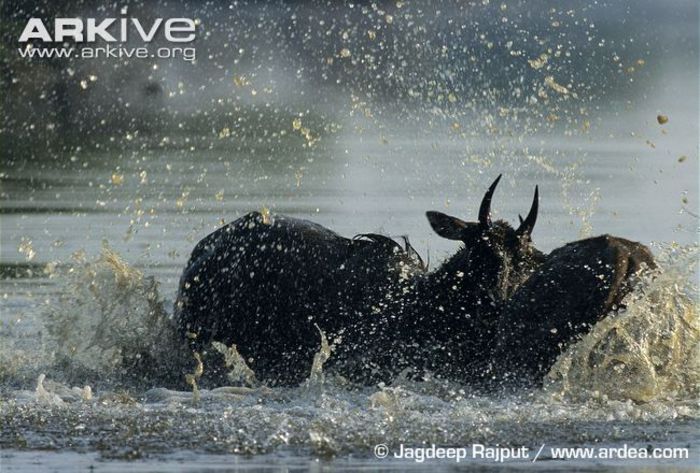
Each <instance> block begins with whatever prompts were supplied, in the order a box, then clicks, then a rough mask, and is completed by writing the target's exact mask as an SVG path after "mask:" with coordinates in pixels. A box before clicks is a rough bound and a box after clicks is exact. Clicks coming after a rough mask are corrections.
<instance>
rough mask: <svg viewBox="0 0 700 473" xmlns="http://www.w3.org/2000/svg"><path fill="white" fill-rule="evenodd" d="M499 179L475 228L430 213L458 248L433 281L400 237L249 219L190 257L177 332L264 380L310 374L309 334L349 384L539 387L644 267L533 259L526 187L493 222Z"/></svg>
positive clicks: (569, 252) (628, 246) (615, 257)
mask: <svg viewBox="0 0 700 473" xmlns="http://www.w3.org/2000/svg"><path fill="white" fill-rule="evenodd" d="M499 180H500V176H499V177H498V178H497V179H496V180H495V181H494V182H493V184H492V185H491V187H489V189H488V191H487V192H486V194H485V196H484V198H483V200H482V202H481V206H480V209H479V218H478V221H477V222H465V221H463V220H460V219H458V218H456V217H451V216H449V215H445V214H443V213H440V212H428V213H427V217H428V221H429V222H430V225H431V226H432V228H433V229H434V230H435V232H436V233H437V234H438V235H440V236H442V237H444V238H448V239H451V240H459V241H461V242H462V243H463V244H464V245H463V246H462V248H461V249H460V250H459V251H458V252H457V253H456V254H455V255H454V256H452V257H451V258H449V259H448V260H447V261H445V262H444V263H443V264H442V265H441V266H440V267H438V268H437V269H435V270H434V271H431V272H428V271H427V269H426V268H425V266H424V264H423V262H422V260H421V259H420V257H419V256H418V254H417V253H416V252H415V251H414V250H413V248H412V247H411V246H410V244H409V243H408V240H404V242H403V245H400V244H399V243H397V242H395V241H394V240H392V239H390V238H388V237H385V236H381V235H376V234H362V235H358V236H356V237H355V238H344V237H341V236H339V235H338V234H336V233H334V232H333V231H331V230H328V229H326V228H324V227H322V226H320V225H317V224H315V223H312V222H308V221H305V220H299V219H293V218H289V217H283V216H274V217H269V216H263V215H262V214H260V213H258V212H253V213H249V214H247V215H245V216H243V217H241V218H239V219H238V220H236V221H234V222H231V223H230V224H228V225H226V226H224V227H222V228H220V229H218V230H217V231H215V232H214V233H212V234H210V235H208V236H207V237H205V238H204V239H203V240H202V241H200V242H199V243H198V244H197V246H196V247H195V249H194V250H193V252H192V256H191V257H190V260H189V262H188V263H187V267H186V269H185V271H184V272H183V275H182V278H181V281H180V288H179V293H178V298H177V301H176V306H175V315H176V321H177V323H178V326H179V328H180V330H181V332H182V333H183V335H184V336H187V337H189V339H190V340H191V343H192V345H193V348H194V349H195V350H197V351H200V352H201V351H204V352H207V351H209V352H211V350H210V349H208V347H209V345H210V343H211V342H213V341H218V342H222V343H224V344H226V345H231V344H235V345H237V347H238V351H239V352H240V354H241V355H242V356H243V358H244V359H245V360H246V362H247V363H248V365H249V366H250V368H252V370H253V371H254V372H255V374H256V376H257V377H258V379H260V380H263V381H264V382H266V383H268V384H295V383H299V382H301V381H302V380H304V379H305V378H306V377H307V376H308V374H309V372H310V369H311V364H312V359H313V355H314V353H315V352H317V351H318V349H319V332H318V329H320V330H322V331H323V332H324V333H325V334H326V336H327V337H328V339H329V340H330V341H331V342H332V343H333V345H334V347H333V355H332V356H331V358H330V360H329V361H328V362H327V363H326V365H325V366H326V369H328V370H331V371H334V372H336V373H338V374H340V375H342V376H344V377H346V378H348V379H350V380H352V381H355V382H360V383H374V382H378V381H390V380H391V379H392V378H393V377H394V376H396V375H398V374H403V375H406V376H411V377H414V378H421V377H423V376H425V375H426V374H428V373H430V375H431V376H437V377H444V378H449V379H455V380H459V381H464V382H480V383H487V382H488V383H491V382H502V381H505V380H514V381H519V382H526V383H533V382H534V383H536V382H538V381H540V380H541V378H542V376H543V374H544V373H546V371H547V370H548V369H549V368H550V367H551V365H552V364H553V363H554V361H555V359H556V357H557V356H558V354H559V353H560V352H561V350H562V349H563V348H565V347H566V344H567V343H569V342H570V341H571V340H572V339H574V338H575V337H577V336H580V335H581V334H583V333H585V332H587V331H588V330H589V328H590V327H591V326H592V325H593V324H594V323H595V322H596V321H598V320H599V319H600V318H601V317H603V316H605V315H606V314H608V313H609V312H611V311H614V310H616V309H617V308H618V307H619V304H620V303H621V301H622V299H623V297H624V296H625V295H626V294H627V293H628V292H629V291H630V290H631V288H632V284H633V281H634V279H635V275H636V274H637V273H638V272H639V271H640V270H641V269H642V268H643V267H644V266H649V267H652V266H654V262H653V258H652V255H651V253H650V252H649V250H648V249H647V248H646V247H645V246H643V245H641V244H639V243H635V242H631V241H628V240H625V239H622V238H617V237H611V236H607V235H604V236H599V237H595V238H589V239H586V240H581V241H577V242H574V243H570V244H568V245H566V246H564V247H562V248H559V249H557V250H554V251H553V252H552V253H550V254H549V255H545V254H543V253H542V252H540V251H538V250H537V249H536V248H535V247H534V246H533V245H532V240H531V233H532V230H533V228H534V226H535V222H536V220H537V211H538V202H539V197H538V190H537V188H535V196H534V200H533V203H532V207H531V209H530V212H529V213H528V215H527V217H526V218H525V219H524V220H523V219H521V221H520V226H519V227H518V228H517V229H514V228H512V227H511V226H510V225H509V224H508V223H506V222H505V221H500V220H499V221H492V220H491V211H490V209H491V200H492V197H493V194H494V191H495V189H496V186H497V184H498V181H499Z"/></svg>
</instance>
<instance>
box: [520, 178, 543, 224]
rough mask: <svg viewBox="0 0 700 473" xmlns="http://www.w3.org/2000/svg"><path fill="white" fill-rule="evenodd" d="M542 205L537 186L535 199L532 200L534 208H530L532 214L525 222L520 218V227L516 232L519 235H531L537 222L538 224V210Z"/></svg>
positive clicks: (529, 214)
mask: <svg viewBox="0 0 700 473" xmlns="http://www.w3.org/2000/svg"><path fill="white" fill-rule="evenodd" d="M539 205H540V193H539V189H538V186H535V197H534V198H533V199H532V206H531V207H530V212H529V213H528V214H527V217H526V218H525V220H523V219H522V217H520V226H519V227H518V229H517V230H516V232H517V233H518V235H530V234H531V233H532V230H533V229H534V228H535V222H537V209H538V208H539Z"/></svg>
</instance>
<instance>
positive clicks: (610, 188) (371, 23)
mask: <svg viewBox="0 0 700 473" xmlns="http://www.w3.org/2000/svg"><path fill="white" fill-rule="evenodd" d="M92 5H93V3H92V2H72V1H71V2H66V1H44V2H19V1H5V2H3V3H2V6H1V7H0V8H1V13H2V22H1V23H0V25H1V26H0V27H1V28H2V31H1V34H2V50H1V52H0V57H1V73H2V77H1V82H0V93H1V96H2V122H1V128H0V140H1V141H0V150H1V151H0V152H1V153H2V169H1V172H2V174H1V175H0V176H1V177H2V181H1V183H2V190H1V194H0V198H1V199H2V200H1V202H2V209H1V211H0V212H1V214H0V215H1V220H0V224H1V225H2V228H1V232H2V233H1V236H2V245H1V246H0V249H1V250H2V254H1V258H2V261H3V262H4V263H6V264H8V265H11V266H13V265H16V264H20V263H21V264H22V265H27V264H28V265H39V267H40V266H41V265H42V264H44V263H46V262H50V261H63V260H65V259H66V258H68V257H69V256H70V255H71V254H72V253H73V252H75V251H77V250H79V249H85V250H86V251H88V253H91V254H92V253H95V252H96V251H97V248H98V246H99V245H100V242H101V241H102V240H103V239H105V240H107V241H108V242H109V244H110V245H112V246H114V247H116V248H117V249H118V250H119V251H120V252H122V253H124V254H125V257H126V258H127V260H130V261H131V262H134V263H137V264H140V265H144V266H148V267H150V268H152V271H158V270H159V268H160V269H161V270H163V271H164V272H165V274H164V277H165V280H166V284H168V282H169V283H170V284H172V283H173V282H174V281H175V280H176V279H177V276H178V274H179V271H180V269H181V268H182V266H183V265H184V261H185V259H186V257H187V254H188V252H189V251H190V249H191V248H192V246H193V245H194V243H195V242H196V241H197V240H198V239H199V238H201V237H203V236H204V235H205V234H206V233H208V232H209V231H211V230H213V229H214V228H216V227H217V226H218V225H220V223H221V222H222V221H229V220H232V219H234V218H236V217H238V216H240V215H242V214H243V213H244V212H246V211H249V210H256V209H260V208H262V207H264V206H265V207H269V208H272V209H273V211H276V212H282V213H288V214H293V215H297V216H302V217H306V218H311V219H313V220H316V221H319V222H321V223H323V224H325V225H328V226H331V227H332V228H334V229H336V230H337V231H339V232H340V233H342V234H344V235H348V236H351V235H354V234H356V233H359V232H368V231H381V232H384V233H388V234H391V235H400V234H408V235H409V236H411V237H412V241H413V242H414V244H415V245H416V246H417V248H418V250H419V251H420V252H421V253H422V254H423V255H426V254H427V253H430V255H431V257H432V258H433V262H435V261H436V260H439V259H440V258H441V257H442V256H444V255H445V254H446V253H447V252H449V251H451V249H452V248H454V244H452V243H451V242H447V241H445V240H440V239H439V238H438V237H437V236H436V235H434V234H432V232H431V231H430V229H429V227H428V225H427V223H426V222H425V218H424V211H425V210H429V209H438V210H443V211H447V212H451V213H454V214H456V215H459V216H461V217H463V218H465V219H474V218H475V216H476V209H477V206H478V202H479V200H480V199H481V196H482V195H483V192H484V190H485V188H486V187H487V186H488V184H489V183H490V182H491V181H492V180H493V178H494V177H495V176H496V175H498V174H499V173H501V172H502V173H504V175H505V178H504V181H503V183H502V184H501V188H500V189H499V191H498V194H497V197H496V198H495V201H494V211H495V212H496V214H497V216H498V217H501V218H506V219H508V220H509V221H511V222H516V221H517V214H518V213H525V212H527V210H528V209H529V205H530V201H531V196H532V191H533V188H534V185H535V184H540V187H541V195H542V206H541V211H540V220H539V222H538V225H537V227H536V229H535V233H534V238H535V241H536V243H537V244H538V246H540V247H541V248H543V249H545V250H549V249H552V248H554V247H556V246H559V245H561V244H562V243H564V242H566V241H569V240H572V239H576V238H579V237H582V236H586V235H591V234H598V233H614V234H618V235H621V236H625V237H628V238H632V239H635V240H640V241H643V242H645V243H647V244H649V243H652V242H670V241H679V242H681V243H683V244H688V243H692V242H695V241H696V240H697V236H698V233H697V227H698V219H697V214H698V88H699V86H698V67H699V65H698V4H697V2H694V1H673V2H670V1H669V2H658V1H612V2H592V1H590V2H588V1H583V2H566V3H565V4H562V2H556V1H537V2H532V1H528V2H525V1H522V2H493V1H492V2H489V1H477V2H456V1H455V2H451V1H442V2H413V1H405V2H374V3H368V2H358V3H345V4H341V3H340V2H308V3H297V2H272V3H268V2H231V3H229V4H225V3H219V2H185V3H183V2H118V3H113V4H103V5H101V6H99V7H95V6H92ZM123 12H126V13H125V14H124V13H123ZM32 16H39V17H42V18H44V19H48V20H49V22H50V21H51V20H52V19H53V18H55V17H57V16H81V17H95V18H104V17H110V16H113V17H121V16H129V17H137V18H139V19H140V20H142V22H146V21H152V19H153V18H155V17H164V18H168V17H176V16H182V17H191V18H195V19H197V20H198V22H200V23H199V26H198V29H197V39H196V40H195V42H194V43H193V46H194V47H196V50H197V60H196V62H194V63H188V62H186V61H184V60H181V59H161V60H153V59H148V60H140V59H132V60H117V59H104V60H80V59H75V60H65V59H62V60H46V59H33V60H27V59H22V58H21V57H20V56H19V54H18V53H17V48H18V47H19V43H18V42H17V38H18V37H19V34H20V32H21V30H22V28H23V27H24V25H25V23H26V20H27V19H28V18H29V17H32ZM131 45H134V46H139V45H140V44H138V43H132V44H131ZM157 45H161V44H160V43H158V44H157ZM659 114H663V115H666V116H668V119H669V121H668V123H666V124H664V125H660V124H659V123H658V122H657V115H659ZM30 250H31V251H30ZM32 252H33V253H32ZM30 254H31V255H33V256H32V257H31V258H30V257H29V255H30Z"/></svg>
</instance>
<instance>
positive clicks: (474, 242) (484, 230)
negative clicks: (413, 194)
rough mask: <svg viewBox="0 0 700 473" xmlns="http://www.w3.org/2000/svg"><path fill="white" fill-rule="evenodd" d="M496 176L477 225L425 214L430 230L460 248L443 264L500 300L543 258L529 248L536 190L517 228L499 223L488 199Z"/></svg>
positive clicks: (534, 219)
mask: <svg viewBox="0 0 700 473" xmlns="http://www.w3.org/2000/svg"><path fill="white" fill-rule="evenodd" d="M500 180H501V175H499V176H498V177H497V178H496V180H495V181H493V184H491V186H490V187H489V189H488V190H487V191H486V194H485V195H484V198H483V199H482V201H481V205H480V207H479V219H478V221H477V222H466V221H464V220H461V219H459V218H457V217H453V216H451V215H447V214H444V213H442V212H436V211H430V212H427V213H426V216H427V217H428V221H429V222H430V225H431V226H432V228H433V230H435V232H436V233H437V234H438V235H440V236H441V237H443V238H447V239H449V240H458V241H461V242H462V243H464V247H463V248H462V249H461V250H460V251H459V252H458V253H457V254H456V255H455V256H453V257H452V258H451V259H450V260H449V261H448V262H447V263H446V265H448V266H450V267H451V268H452V269H455V270H458V271H460V272H463V273H465V274H467V275H468V276H470V277H471V278H470V279H471V280H472V281H473V280H478V281H479V282H480V283H482V284H483V285H485V288H486V289H488V290H493V289H496V291H497V293H498V295H499V296H500V297H502V298H505V297H508V296H509V295H510V294H512V292H513V291H514V290H515V288H517V286H519V285H520V284H522V283H523V282H524V281H525V280H526V279H527V278H528V277H529V275H530V274H531V272H532V270H533V269H534V268H536V267H537V266H539V264H541V262H542V261H543V259H544V256H543V254H542V253H541V252H539V251H538V250H537V249H536V248H535V247H534V246H533V245H532V237H531V235H532V230H533V229H534V228H535V222H536V221H537V210H538V207H539V190H538V188H537V187H535V196H534V198H533V201H532V205H531V207H530V211H529V213H528V214H527V217H526V218H525V219H523V218H522V217H520V216H519V218H520V225H519V226H518V228H517V229H516V228H513V227H511V226H510V224H508V222H506V221H503V220H497V221H492V220H491V200H492V198H493V194H494V191H495V190H496V186H497V185H498V182H499V181H500Z"/></svg>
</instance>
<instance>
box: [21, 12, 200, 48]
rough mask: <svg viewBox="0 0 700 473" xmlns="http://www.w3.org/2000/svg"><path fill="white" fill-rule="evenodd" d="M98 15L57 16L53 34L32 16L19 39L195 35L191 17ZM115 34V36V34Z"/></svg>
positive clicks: (182, 39)
mask: <svg viewBox="0 0 700 473" xmlns="http://www.w3.org/2000/svg"><path fill="white" fill-rule="evenodd" d="M97 21H98V20H96V19H95V18H87V19H85V20H83V19H82V18H56V19H54V21H53V23H54V28H53V30H54V34H53V36H52V35H51V34H50V33H49V30H48V28H47V27H46V25H45V24H44V21H43V20H42V19H41V18H30V19H29V21H28V22H27V24H26V26H25V27H24V31H22V34H21V35H20V37H19V42H20V43H25V42H27V41H30V40H33V39H39V40H41V41H43V42H45V43H50V42H59V43H60V42H63V41H66V40H69V39H71V40H73V41H75V42H76V43H82V42H88V43H94V42H95V41H97V38H98V37H99V38H100V39H102V40H103V41H107V42H109V43H114V42H122V43H123V42H126V41H128V40H129V39H133V35H134V34H135V35H136V36H137V37H140V39H141V40H142V41H143V42H144V43H150V42H151V41H153V39H154V38H155V37H156V35H157V34H158V32H159V31H162V34H163V36H164V37H165V39H166V40H167V41H170V42H171V43H189V42H191V41H194V38H195V29H196V24H195V21H194V20H193V19H191V18H169V19H167V20H164V19H163V18H156V19H155V20H153V22H152V23H151V24H150V25H144V24H142V23H141V21H140V20H139V19H138V18H118V19H117V18H105V19H103V20H101V21H100V22H99V23H98V22H97ZM115 35H116V36H115Z"/></svg>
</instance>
